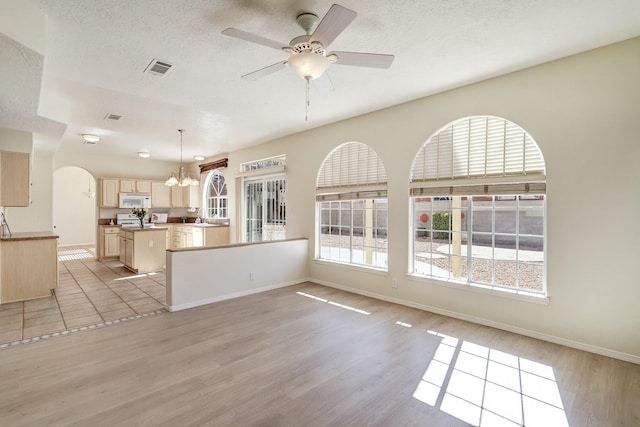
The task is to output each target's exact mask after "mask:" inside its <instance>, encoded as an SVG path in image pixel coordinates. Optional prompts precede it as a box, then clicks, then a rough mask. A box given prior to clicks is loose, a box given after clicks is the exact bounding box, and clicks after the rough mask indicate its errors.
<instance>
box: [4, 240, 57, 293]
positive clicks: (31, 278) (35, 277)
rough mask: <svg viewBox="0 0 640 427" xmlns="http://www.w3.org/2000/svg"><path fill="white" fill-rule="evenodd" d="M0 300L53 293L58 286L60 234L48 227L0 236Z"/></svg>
mask: <svg viewBox="0 0 640 427" xmlns="http://www.w3.org/2000/svg"><path fill="white" fill-rule="evenodd" d="M0 272H1V273H0V303H2V304H4V303H7V302H12V301H24V300H28V299H33V298H41V297H48V296H51V290H52V289H55V288H56V287H57V286H58V236H57V235H54V234H53V233H51V232H48V231H42V232H23V233H13V234H12V235H11V236H10V237H9V236H4V237H2V238H1V239H0Z"/></svg>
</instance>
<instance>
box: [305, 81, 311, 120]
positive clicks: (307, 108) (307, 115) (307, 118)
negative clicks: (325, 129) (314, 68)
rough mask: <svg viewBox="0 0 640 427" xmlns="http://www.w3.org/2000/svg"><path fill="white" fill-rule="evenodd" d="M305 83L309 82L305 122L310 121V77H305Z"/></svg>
mask: <svg viewBox="0 0 640 427" xmlns="http://www.w3.org/2000/svg"><path fill="white" fill-rule="evenodd" d="M304 79H305V81H306V82H307V102H306V105H305V107H304V121H305V122H306V121H309V80H310V78H309V77H305V78H304Z"/></svg>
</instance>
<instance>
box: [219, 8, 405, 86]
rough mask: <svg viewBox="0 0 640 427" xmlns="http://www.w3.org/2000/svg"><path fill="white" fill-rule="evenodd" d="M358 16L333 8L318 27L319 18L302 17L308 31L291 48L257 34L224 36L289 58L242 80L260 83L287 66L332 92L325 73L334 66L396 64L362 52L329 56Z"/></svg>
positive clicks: (239, 32)
mask: <svg viewBox="0 0 640 427" xmlns="http://www.w3.org/2000/svg"><path fill="white" fill-rule="evenodd" d="M357 15H358V14H357V13H356V12H355V11H353V10H351V9H347V8H346V7H343V6H340V5H338V4H334V5H332V6H331V8H330V9H329V11H328V12H327V14H326V15H325V16H324V18H322V21H320V23H318V21H319V19H318V16H317V15H315V14H313V13H308V12H306V13H302V14H300V15H298V17H297V18H296V22H297V23H298V25H300V27H302V29H303V30H304V31H305V34H304V35H301V36H298V37H295V38H293V39H292V40H291V41H290V42H289V44H286V43H280V42H278V41H275V40H271V39H268V38H265V37H262V36H258V35H256V34H252V33H248V32H246V31H242V30H238V29H236V28H227V29H226V30H224V31H222V34H225V35H227V36H231V37H235V38H238V39H242V40H246V41H249V42H252V43H257V44H260V45H263V46H267V47H271V48H274V49H278V50H282V51H284V52H286V53H288V54H289V59H288V60H286V61H280V62H276V63H275V64H272V65H269V66H267V67H264V68H261V69H259V70H256V71H253V72H251V73H249V74H245V75H243V76H242V78H244V79H247V80H252V81H253V80H258V79H259V78H261V77H264V76H267V75H269V74H271V73H274V72H276V71H279V70H281V69H283V68H286V67H287V66H288V67H290V68H292V69H293V70H294V71H295V73H296V74H297V75H298V76H300V77H301V78H303V79H305V80H306V81H307V84H308V82H309V81H313V83H314V85H315V86H316V88H318V90H321V91H331V90H333V84H332V83H331V80H330V79H329V77H328V76H327V74H326V73H325V71H326V70H327V68H329V66H330V65H331V64H337V65H352V66H358V67H370V68H389V67H391V63H392V62H393V59H394V56H393V55H386V54H375V53H362V52H340V51H334V52H327V50H326V49H327V48H328V47H329V45H330V44H331V42H333V41H334V40H335V39H336V37H338V36H339V35H340V33H342V31H344V29H345V28H347V26H348V25H349V24H350V23H351V22H352V21H353V20H354V19H355V17H356V16H357Z"/></svg>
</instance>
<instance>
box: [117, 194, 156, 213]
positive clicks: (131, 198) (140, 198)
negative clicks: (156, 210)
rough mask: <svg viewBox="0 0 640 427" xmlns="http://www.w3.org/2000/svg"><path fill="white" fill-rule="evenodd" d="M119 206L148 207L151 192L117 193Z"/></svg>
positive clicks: (149, 205) (131, 207) (129, 207)
mask: <svg viewBox="0 0 640 427" xmlns="http://www.w3.org/2000/svg"><path fill="white" fill-rule="evenodd" d="M119 195H120V203H118V207H120V208H128V209H133V208H150V207H151V194H148V193H119Z"/></svg>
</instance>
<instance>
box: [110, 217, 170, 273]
mask: <svg viewBox="0 0 640 427" xmlns="http://www.w3.org/2000/svg"><path fill="white" fill-rule="evenodd" d="M166 233H167V230H166V229H164V228H144V229H142V228H134V229H131V230H125V229H121V230H120V261H122V263H123V264H124V266H125V267H126V268H127V269H129V270H131V271H133V272H135V273H151V272H154V271H160V270H162V269H163V268H164V266H165V258H166V256H165V252H166V238H167V237H166ZM123 250H124V255H123V253H122V252H123Z"/></svg>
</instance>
